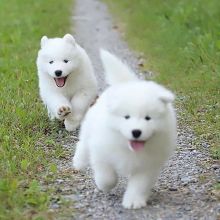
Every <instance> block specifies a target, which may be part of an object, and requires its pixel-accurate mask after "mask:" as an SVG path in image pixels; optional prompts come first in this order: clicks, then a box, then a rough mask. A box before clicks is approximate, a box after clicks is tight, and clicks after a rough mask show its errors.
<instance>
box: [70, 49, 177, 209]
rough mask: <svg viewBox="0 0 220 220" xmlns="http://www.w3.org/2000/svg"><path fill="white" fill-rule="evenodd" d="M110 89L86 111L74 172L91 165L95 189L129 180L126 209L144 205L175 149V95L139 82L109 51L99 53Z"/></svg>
mask: <svg viewBox="0 0 220 220" xmlns="http://www.w3.org/2000/svg"><path fill="white" fill-rule="evenodd" d="M101 59H102V62H103V65H104V70H105V76H106V81H107V83H108V84H109V85H110V86H109V87H108V88H107V89H106V90H105V91H104V92H103V94H102V95H101V96H100V97H99V98H98V100H97V101H96V103H95V104H94V105H93V106H92V107H91V108H90V109H89V110H88V112H87V114H86V116H85V119H84V120H83V123H82V126H81V131H80V138H79V139H80V140H79V142H78V143H77V146H76V152H75V156H74V157H73V166H74V167H75V168H76V169H78V170H81V169H84V168H86V167H87V165H91V167H92V169H93V171H94V178H95V182H96V185H97V187H98V188H99V189H100V190H102V191H109V190H111V189H112V188H113V187H114V186H115V185H116V183H117V176H118V175H122V176H127V177H128V185H127V189H126V192H125V194H124V197H123V202H122V205H123V206H124V207H125V208H128V209H130V208H133V209H137V208H141V207H144V206H145V205H146V201H147V199H148V198H149V195H150V191H151V188H152V186H153V184H154V183H155V181H156V179H157V177H158V175H159V173H160V170H161V168H162V166H163V164H164V163H165V162H166V161H167V159H168V158H169V156H170V155H171V154H172V152H173V151H174V149H175V146H176V116H175V112H174V108H173V106H172V102H173V101H174V95H173V93H172V92H170V91H169V90H167V89H166V88H164V87H163V86H161V85H159V84H157V83H155V82H152V81H143V80H140V79H138V78H137V76H136V75H135V74H134V73H133V72H132V71H131V70H130V69H129V67H127V65H125V64H123V63H122V62H121V61H120V60H119V59H118V58H116V57H115V56H114V55H112V54H110V53H109V52H107V51H104V50H102V51H101Z"/></svg>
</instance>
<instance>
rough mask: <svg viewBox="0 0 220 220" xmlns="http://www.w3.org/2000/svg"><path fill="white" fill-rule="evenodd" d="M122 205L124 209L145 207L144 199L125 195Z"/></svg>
mask: <svg viewBox="0 0 220 220" xmlns="http://www.w3.org/2000/svg"><path fill="white" fill-rule="evenodd" d="M122 205H123V207H124V208H126V209H140V208H142V207H145V206H146V198H145V197H143V196H137V195H133V196H131V195H125V196H124V198H123V202H122Z"/></svg>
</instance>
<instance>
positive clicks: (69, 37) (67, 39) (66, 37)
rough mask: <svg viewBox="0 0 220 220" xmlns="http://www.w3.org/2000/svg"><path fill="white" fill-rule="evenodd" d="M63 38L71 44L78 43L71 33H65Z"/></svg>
mask: <svg viewBox="0 0 220 220" xmlns="http://www.w3.org/2000/svg"><path fill="white" fill-rule="evenodd" d="M63 39H64V40H65V41H66V42H68V43H70V44H72V45H74V46H75V45H76V41H75V39H74V37H73V36H72V35H71V34H66V35H64V37H63Z"/></svg>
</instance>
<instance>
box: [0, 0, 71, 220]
mask: <svg viewBox="0 0 220 220" xmlns="http://www.w3.org/2000/svg"><path fill="white" fill-rule="evenodd" d="M71 5H72V1H71V0H65V1H53V0H47V1H45V0H37V1H29V0H19V1H17V0H10V1H7V0H1V1H0V30H1V31H0V78H1V93H0V106H1V107H0V108H1V110H0V201H1V202H0V219H10V220H12V219H49V218H50V214H49V213H48V212H47V210H48V206H49V201H50V191H48V190H46V191H44V190H43V188H42V186H43V185H44V183H45V182H47V181H48V178H50V174H51V172H52V173H53V172H56V165H55V164H54V163H53V162H52V158H54V157H59V154H61V153H62V152H61V150H60V146H59V145H57V144H56V143H55V141H54V140H55V136H56V131H57V130H58V126H57V124H52V123H49V122H48V119H47V115H46V111H45V109H44V108H43V105H42V104H41V102H40V100H39V97H38V80H37V73H36V66H35V60H36V56H37V51H38V49H39V43H40V38H41V37H42V35H48V36H49V37H54V36H63V35H64V34H65V33H66V32H69V29H70V20H69V18H70V14H71V11H70V10H71V7H70V6H71ZM52 133H54V135H51V134H52ZM46 148H49V150H45V149H46ZM34 216H35V217H34Z"/></svg>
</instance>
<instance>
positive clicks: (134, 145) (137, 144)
mask: <svg viewBox="0 0 220 220" xmlns="http://www.w3.org/2000/svg"><path fill="white" fill-rule="evenodd" d="M144 144H145V142H144V141H130V145H131V147H132V148H133V149H134V150H135V151H138V150H141V149H142V148H144Z"/></svg>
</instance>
